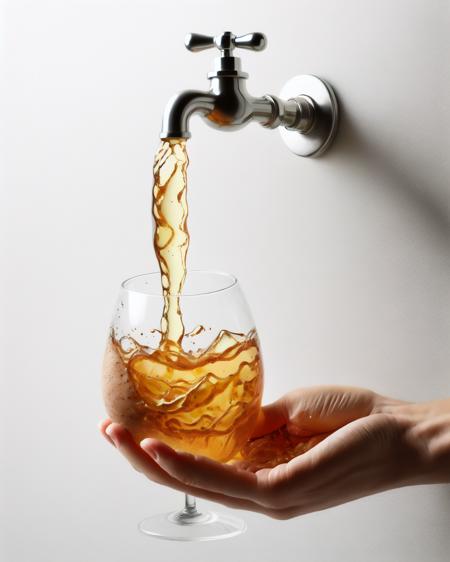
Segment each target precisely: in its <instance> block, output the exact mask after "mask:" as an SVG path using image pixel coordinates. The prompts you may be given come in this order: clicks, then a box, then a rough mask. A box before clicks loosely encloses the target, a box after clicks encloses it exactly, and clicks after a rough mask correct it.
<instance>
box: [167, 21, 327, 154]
mask: <svg viewBox="0 0 450 562" xmlns="http://www.w3.org/2000/svg"><path fill="white" fill-rule="evenodd" d="M266 44H267V40H266V37H265V36H264V35H263V34H262V33H248V34H247V35H242V36H239V37H238V36H236V35H234V34H233V33H231V32H230V31H225V32H224V33H222V34H221V35H218V36H215V37H213V36H209V35H200V34H197V33H190V34H188V35H187V36H186V39H185V46H186V48H187V49H188V50H189V51H192V52H198V51H203V50H205V49H210V48H217V49H218V50H219V51H220V57H218V58H217V59H216V60H215V64H214V70H213V71H212V72H210V73H209V74H208V79H209V81H210V88H209V90H208V91H199V90H185V91H183V92H180V93H178V94H176V95H175V96H173V97H172V98H171V99H170V100H169V102H168V104H167V105H166V108H165V110H164V115H163V124H162V131H161V135H160V136H161V138H189V137H190V136H191V133H190V131H189V120H190V117H191V116H192V115H193V114H195V113H198V114H200V115H202V117H204V119H205V120H206V122H207V123H208V124H209V125H210V126H212V127H214V128H217V129H220V130H222V131H234V130H238V129H241V128H242V127H244V126H245V125H247V124H248V123H250V122H252V121H256V122H258V123H260V124H261V125H262V126H263V127H266V128H270V129H274V128H279V130H280V133H281V136H282V138H283V140H284V142H285V143H286V145H287V146H288V148H289V149H290V150H291V151H292V152H294V153H295V154H298V155H300V156H319V155H320V154H323V152H324V151H325V150H326V149H327V148H328V147H329V145H330V144H331V142H332V140H333V138H334V136H335V134H336V130H337V123H338V103H337V100H336V96H335V95H334V92H333V89H332V87H331V86H330V85H329V84H327V83H326V82H325V81H324V80H322V79H320V78H318V77H317V76H312V75H301V76H296V77H294V78H292V79H291V80H289V82H287V84H285V86H284V88H283V89H282V91H281V97H280V98H279V97H277V96H273V95H265V96H262V97H259V98H258V97H253V96H251V95H250V94H249V93H248V92H247V88H246V82H245V81H246V79H247V78H248V74H247V73H245V72H243V71H242V68H241V61H240V59H239V58H238V57H235V56H234V55H233V51H234V50H235V49H236V48H240V49H249V50H253V51H262V50H263V49H264V48H265V47H266Z"/></svg>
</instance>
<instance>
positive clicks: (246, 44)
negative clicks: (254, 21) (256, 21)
mask: <svg viewBox="0 0 450 562" xmlns="http://www.w3.org/2000/svg"><path fill="white" fill-rule="evenodd" d="M234 45H235V47H240V48H241V49H250V50H251V51H263V50H264V49H265V48H266V46H267V38H266V36H265V35H264V33H259V32H254V33H247V34H246V35H240V36H239V37H234Z"/></svg>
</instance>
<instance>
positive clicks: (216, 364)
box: [110, 139, 262, 461]
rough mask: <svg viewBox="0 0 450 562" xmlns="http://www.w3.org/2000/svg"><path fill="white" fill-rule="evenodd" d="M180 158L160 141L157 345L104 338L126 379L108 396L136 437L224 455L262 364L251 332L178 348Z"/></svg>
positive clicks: (241, 423) (182, 271)
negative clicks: (122, 388) (117, 393)
mask: <svg viewBox="0 0 450 562" xmlns="http://www.w3.org/2000/svg"><path fill="white" fill-rule="evenodd" d="M187 165H188V156H187V153H186V142H185V140H183V139H169V140H165V141H163V142H162V143H161V146H160V148H159V150H158V152H157V154H156V158H155V165H154V187H153V216H154V219H155V236H154V248H155V252H156V257H157V259H158V262H159V266H160V270H161V283H162V290H163V296H164V309H163V312H162V319H161V330H160V331H161V341H160V343H159V346H158V349H156V350H149V349H148V348H145V347H144V346H141V345H140V344H139V343H138V342H137V341H136V340H131V338H126V339H127V347H125V346H124V345H122V343H121V341H116V340H115V339H114V338H113V339H112V346H113V352H114V353H115V354H116V355H117V357H118V358H119V360H120V361H121V363H122V364H123V366H124V367H125V368H126V373H127V377H128V381H126V382H127V384H128V383H129V384H131V385H132V388H131V390H129V389H128V390H127V391H126V392H127V394H126V396H125V397H124V399H123V400H122V401H118V400H117V399H111V400H110V403H113V402H114V404H117V403H120V404H128V406H121V407H122V410H124V408H125V407H127V408H128V409H129V410H130V412H129V413H127V412H123V414H124V415H123V416H119V417H122V418H123V419H124V420H125V421H127V426H128V427H129V429H130V430H131V431H132V432H133V434H134V435H135V437H136V438H137V439H142V438H143V437H146V436H154V437H157V438H159V439H161V440H163V441H165V442H166V443H168V444H169V445H171V446H173V447H174V448H176V449H181V450H184V451H189V452H192V453H196V454H201V455H205V456H208V457H210V458H213V459H216V460H220V461H227V460H229V459H231V458H232V457H234V456H235V455H236V454H237V453H238V452H239V451H240V450H241V449H242V447H243V446H244V444H245V443H246V442H247V440H248V438H249V437H250V435H251V432H252V429H253V427H254V424H255V422H256V418H257V415H258V411H259V408H260V403H261V394H262V365H261V358H260V352H259V347H258V340H257V336H256V333H255V332H254V331H251V332H250V333H248V334H240V333H232V332H230V331H227V330H226V329H224V330H222V331H220V333H218V334H217V337H216V338H215V339H214V340H213V341H212V343H211V344H210V345H208V347H207V348H206V349H201V350H199V351H197V352H195V353H194V352H192V351H189V352H187V351H185V350H184V349H183V345H182V344H183V338H184V336H185V329H184V325H183V316H182V310H181V308H180V297H179V296H178V295H180V294H181V293H182V289H183V284H184V281H185V278H186V256H187V250H188V246H189V233H188V229H187V216H188V208H187V200H186V189H187V177H186V169H187ZM224 328H225V327H224ZM130 341H132V344H131V347H130ZM121 384H123V381H121ZM127 388H128V387H127ZM130 397H131V398H130ZM116 398H117V397H116ZM130 400H131V402H132V403H131V405H130ZM133 402H134V403H133ZM112 409H113V408H112ZM116 410H117V408H116ZM116 417H117V416H116Z"/></svg>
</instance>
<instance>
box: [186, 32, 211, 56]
mask: <svg viewBox="0 0 450 562" xmlns="http://www.w3.org/2000/svg"><path fill="white" fill-rule="evenodd" d="M184 45H185V47H186V49H187V50H188V51H192V52H193V53H197V52H198V51H204V50H205V49H211V47H214V46H215V43H214V37H213V36H212V35H201V34H200V33H188V34H187V35H186V37H185V39H184Z"/></svg>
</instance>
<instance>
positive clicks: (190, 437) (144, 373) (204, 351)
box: [103, 271, 263, 541]
mask: <svg viewBox="0 0 450 562" xmlns="http://www.w3.org/2000/svg"><path fill="white" fill-rule="evenodd" d="M170 298H172V299H173V298H175V299H177V302H178V307H179V308H178V310H179V311H180V313H181V315H182V321H183V324H184V337H183V339H182V341H181V346H180V348H179V349H176V347H175V348H174V347H173V346H172V345H171V346H169V347H168V348H167V346H166V348H164V346H162V345H161V343H162V333H161V330H160V322H161V316H162V311H163V307H164V296H163V294H162V289H161V276H160V273H159V272H157V273H149V274H144V275H138V276H136V277H132V278H130V279H128V280H126V281H124V282H123V283H122V285H121V288H120V293H119V297H118V300H117V305H116V309H115V312H114V316H113V321H112V326H111V332H110V337H109V340H108V345H107V349H106V353H105V361H104V367H103V391H104V400H105V405H106V409H107V411H108V414H109V416H110V417H111V419H112V420H113V421H116V422H119V423H122V424H123V425H124V426H125V427H126V428H127V429H128V430H129V431H130V432H131V434H132V435H133V437H134V439H135V440H136V442H138V443H139V442H140V441H141V440H142V439H144V438H145V437H155V438H157V439H160V440H162V441H164V442H165V443H167V444H168V445H170V446H172V447H174V448H175V449H178V450H184V451H188V452H191V453H194V454H201V455H204V456H208V457H210V458H213V459H215V460H218V461H220V462H227V461H229V460H231V459H233V458H238V455H239V451H240V450H241V449H242V447H243V446H244V444H245V443H246V442H247V441H248V438H249V437H250V435H251V433H252V430H253V427H254V424H255V422H256V418H257V414H258V411H259V408H260V404H261V395H262V386H263V370H262V361H261V353H260V349H259V343H258V338H257V334H256V330H255V326H254V322H253V319H252V316H251V313H250V309H249V307H248V305H247V302H246V300H245V297H244V294H243V293H242V291H241V288H240V286H239V283H238V281H237V279H236V278H235V277H234V276H232V275H229V274H226V273H221V272H215V271H189V272H188V273H187V277H186V281H185V284H184V288H183V292H182V294H180V295H170ZM139 528H140V530H141V531H142V532H144V533H146V534H148V535H151V536H153V537H159V538H164V539H169V540H180V541H204V540H214V539H220V538H227V537H232V536H235V535H238V534H240V533H242V532H244V531H245V528H246V525H245V522H244V521H243V520H242V519H240V518H238V517H235V516H232V515H227V514H219V513H215V512H211V511H200V510H199V509H198V508H197V506H196V502H195V498H193V497H191V496H188V495H186V496H185V505H184V507H183V508H182V509H181V510H179V511H176V512H172V513H163V514H157V515H153V516H150V517H148V518H147V519H145V520H144V521H142V522H141V523H140V525H139Z"/></svg>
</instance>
